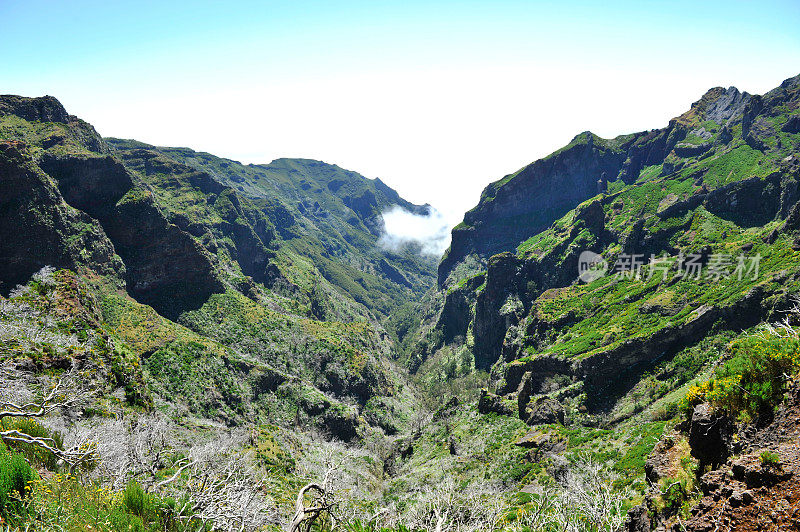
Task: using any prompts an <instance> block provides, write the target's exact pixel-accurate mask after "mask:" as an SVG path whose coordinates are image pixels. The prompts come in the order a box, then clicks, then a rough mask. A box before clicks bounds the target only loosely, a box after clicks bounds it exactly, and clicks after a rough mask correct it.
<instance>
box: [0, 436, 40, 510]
mask: <svg viewBox="0 0 800 532" xmlns="http://www.w3.org/2000/svg"><path fill="white" fill-rule="evenodd" d="M35 478H36V473H35V472H34V471H33V469H32V468H31V466H30V464H28V462H27V461H26V460H25V457H23V456H22V455H21V454H19V453H16V452H14V451H10V450H8V449H7V448H6V447H5V446H4V445H3V444H2V443H0V516H2V517H3V519H5V520H6V521H13V518H14V516H17V515H18V514H19V513H21V511H22V510H23V508H24V507H23V504H22V501H23V500H24V499H25V498H26V497H27V495H28V491H29V484H30V483H31V482H32V481H33V480H34V479H35Z"/></svg>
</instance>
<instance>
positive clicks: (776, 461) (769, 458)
mask: <svg viewBox="0 0 800 532" xmlns="http://www.w3.org/2000/svg"><path fill="white" fill-rule="evenodd" d="M759 458H760V459H761V464H762V465H765V466H779V465H780V464H781V457H780V456H778V454H777V453H773V452H772V451H763V452H762V453H761V456H760V457H759Z"/></svg>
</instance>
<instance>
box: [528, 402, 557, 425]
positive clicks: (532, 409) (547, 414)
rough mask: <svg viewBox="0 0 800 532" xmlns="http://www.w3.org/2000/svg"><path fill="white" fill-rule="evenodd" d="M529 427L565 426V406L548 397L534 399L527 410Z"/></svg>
mask: <svg viewBox="0 0 800 532" xmlns="http://www.w3.org/2000/svg"><path fill="white" fill-rule="evenodd" d="M525 413H526V419H525V423H527V424H528V425H549V424H553V423H559V424H562V425H563V424H564V406H563V405H562V404H561V403H559V402H558V401H556V400H555V399H552V398H550V397H547V396H540V397H538V398H536V399H534V400H533V401H532V402H531V403H529V404H528V406H527V407H526V409H525Z"/></svg>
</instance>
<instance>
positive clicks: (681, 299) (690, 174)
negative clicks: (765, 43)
mask: <svg viewBox="0 0 800 532" xmlns="http://www.w3.org/2000/svg"><path fill="white" fill-rule="evenodd" d="M798 179H800V76H796V77H793V78H790V79H787V80H786V81H784V82H783V83H782V84H781V85H780V86H779V87H777V88H776V89H774V90H772V91H770V92H768V93H766V94H764V95H750V94H748V93H742V92H740V91H738V90H737V89H736V88H733V87H731V88H728V89H724V88H720V87H717V88H713V89H711V90H709V91H708V92H707V93H706V94H705V95H703V96H702V98H700V100H698V101H697V102H695V103H694V104H692V106H691V108H690V109H689V110H688V111H686V112H685V113H683V114H682V115H680V116H678V117H676V118H674V119H672V120H670V121H669V124H668V125H667V126H666V127H665V128H662V129H656V130H651V131H645V132H639V133H634V134H629V135H621V136H619V137H616V138H614V139H602V138H600V137H598V136H597V135H594V134H593V133H591V132H584V133H581V134H579V135H577V136H576V137H575V138H574V139H573V140H572V141H571V142H570V143H569V144H568V145H567V146H565V147H564V148H562V149H560V150H558V151H556V152H554V153H553V154H551V155H549V156H547V157H545V158H544V159H541V160H538V161H536V162H533V163H531V164H530V165H528V166H526V167H524V168H522V169H521V170H519V171H517V172H515V173H513V174H510V175H507V176H505V177H504V178H502V179H501V180H499V181H496V182H494V183H492V184H490V185H489V186H487V187H486V188H485V189H484V191H483V193H482V195H481V199H480V202H479V203H478V205H477V206H476V207H475V208H473V209H472V210H470V211H469V212H467V213H466V214H465V216H464V221H463V223H461V224H459V225H458V226H457V227H455V228H454V229H453V238H452V244H451V247H450V249H449V250H448V252H447V253H446V254H445V256H444V257H443V259H442V261H441V263H440V265H439V271H438V290H436V291H434V292H433V293H431V294H429V295H428V296H427V297H426V303H425V305H426V306H425V309H426V310H425V312H424V313H423V321H424V323H423V325H422V326H421V328H420V332H419V335H418V337H417V340H416V344H415V346H414V347H413V348H411V349H410V351H409V353H408V354H407V358H406V364H407V366H408V367H409V369H410V370H411V371H412V372H414V373H416V378H417V379H418V380H421V381H424V382H433V381H436V380H437V379H440V378H441V376H442V375H449V378H450V379H456V380H458V379H462V380H463V379H466V378H467V377H468V376H469V375H470V370H469V365H467V366H466V367H465V365H464V364H463V363H462V362H461V361H465V360H466V361H472V364H473V365H474V367H475V368H476V369H477V370H479V371H480V370H483V371H487V372H488V386H487V388H485V389H484V390H483V391H482V395H481V398H480V400H479V403H478V408H479V410H480V411H482V412H484V413H497V414H500V415H508V416H513V417H518V418H519V419H521V420H523V421H525V422H526V423H528V424H529V425H533V426H540V425H542V424H548V425H549V424H557V425H565V426H568V427H577V426H582V427H598V428H602V429H610V428H613V429H614V430H617V431H619V430H624V429H623V428H624V427H631V426H632V425H631V424H633V425H636V424H638V425H639V426H640V427H645V430H647V429H646V427H648V426H650V427H654V428H655V427H658V423H660V422H661V421H660V420H663V419H672V418H673V416H675V415H678V416H680V415H682V414H681V413H682V409H683V408H686V407H687V406H686V403H685V402H682V401H685V399H683V398H685V397H686V396H687V390H689V389H690V388H691V387H692V386H693V385H695V384H697V383H698V382H703V381H704V380H706V381H708V382H709V383H711V386H712V387H711V389H712V390H713V389H714V388H713V383H714V382H717V386H718V387H721V388H724V385H722V384H720V381H715V380H714V378H713V376H714V375H715V373H719V372H720V371H722V372H723V373H724V374H725V375H727V378H728V379H735V382H745V379H746V378H752V379H755V381H758V382H761V384H759V386H766V387H777V388H778V389H783V385H782V384H780V378H778V380H777V381H771V383H769V384H766V383H764V382H763V379H766V378H767V377H765V375H772V373H771V370H766V369H762V370H759V371H758V372H757V373H756V374H755V375H758V376H751V377H747V376H746V375H744V374H743V373H742V371H744V370H743V369H742V367H745V366H747V365H750V364H755V362H753V361H752V360H751V359H749V358H747V357H744V358H745V359H746V361H745V360H743V359H741V358H737V356H735V355H733V354H731V349H732V348H731V346H736V345H739V344H740V343H741V342H745V343H746V342H748V341H749V340H747V339H748V338H750V337H751V335H753V334H754V330H757V327H758V326H759V324H760V323H763V322H770V321H779V320H781V319H783V317H784V316H785V315H786V314H785V313H786V312H787V311H788V310H789V309H791V308H793V306H794V305H795V298H796V297H797V292H798V289H800V232H799V230H800V225H798V219H800V218H799V217H800V202H798V200H800V196H799V195H798ZM586 257H588V260H591V261H594V262H595V264H596V265H598V267H600V268H601V269H600V272H599V274H598V275H590V276H589V277H587V278H585V279H581V278H579V275H580V274H581V273H583V272H585V271H586V270H581V269H580V266H581V261H584V262H586V261H587V258H586ZM659 261H660V262H659ZM590 273H592V272H590ZM754 328H755V329H754ZM790 349H792V350H793V349H795V348H794V347H792V348H790ZM751 355H752V353H751V354H750V355H748V356H751ZM752 356H756V355H752ZM795 356H796V353H795V354H793V355H791V357H795ZM731 359H733V360H732V361H731V362H726V360H731ZM762 363H766V362H759V363H758V364H762ZM737 364H738V366H736V365H737ZM767 364H769V363H767ZM731 365H734V366H736V368H738V369H736V368H733V367H732V366H731ZM720 367H723V368H725V369H724V370H723V369H720ZM759 367H762V368H763V366H759ZM725 372H727V373H725ZM745 373H746V371H745ZM769 378H772V379H774V375H773V376H772V377H769ZM709 379H710V380H709ZM728 382H730V381H728ZM707 384H708V383H707ZM728 386H730V385H728ZM714 393H720V394H722V395H725V394H728V393H729V394H731V395H737V393H738V396H739V397H740V398H739V399H737V401H740V402H739V403H737V404H739V406H736V407H733V406H731V403H726V404H725V408H726V409H727V410H728V412H729V413H730V412H731V411H732V412H733V414H734V417H735V415H736V414H737V413H740V414H741V410H742V409H743V408H745V407H744V406H742V405H743V404H745V403H746V402H747V401H744V402H741V394H742V393H752V394H753V397H756V396H760V394H761V393H762V392H758V393H756V392H742V391H738V392H736V393H734V392H731V391H727V392H724V393H723V392H721V391H720V392H714ZM714 393H712V392H703V393H701V394H700V395H701V397H706V398H710V397H714ZM690 395H691V393H690ZM778 397H779V398H780V397H782V394H781V393H779V394H778ZM771 401H774V398H773V399H771V400H770V401H767V400H764V401H763V402H758V404H759V405H761V406H759V407H758V408H755V407H752V406H751V407H748V408H755V410H756V413H755V414H754V413H753V411H751V412H750V414H741V415H742V416H745V417H747V416H749V415H753V416H757V415H760V416H761V418H760V419H761V420H762V423H763V422H764V420H765V419H769V418H770V417H771V414H770V415H767V413H766V412H768V410H759V408H762V407H763V408H768V407H765V406H764V405H765V403H769V404H774V403H772V402H771ZM700 402H702V401H700ZM711 402H712V403H714V401H713V400H712V401H711ZM718 402H722V401H718ZM696 405H697V403H696V402H690V404H689V407H693V406H696ZM701 406H703V407H704V408H705V407H707V405H706V404H704V405H701ZM716 406H717V407H719V406H720V405H716ZM698 408H700V406H698ZM722 410H724V409H722ZM759 412H760V414H759ZM688 415H689V420H687V421H686V423H685V424H684V425H682V426H683V427H684V428H685V429H686V430H689V427H690V426H691V419H692V411H691V408H690V409H689V411H688ZM695 415H696V416H700V414H698V413H697V412H695ZM712 419H713V417H712ZM726 419H729V418H726ZM698 423H700V422H699V421H698ZM730 423H731V424H730V425H729V426H730V427H734V426H737V427H739V426H738V425H737V424H736V422H730ZM746 426H747V424H746V423H745V424H743V425H741V427H739V429H740V430H745V427H746ZM661 429H663V426H661ZM661 429H658V430H661ZM739 429H734V428H731V429H729V430H731V433H732V432H735V430H739ZM726 430H727V429H726ZM538 431H539V432H538V436H535V438H534V440H535V441H533V442H531V443H530V444H529V445H530V447H533V448H538V445H539V444H537V443H536V441H539V440H541V439H546V438H547V436H546V434H547V433H548V431H547V430H544V431H543V430H542V429H538ZM551 432H552V431H551ZM558 432H559V431H558V430H557V431H555V433H556V434H557V433H558ZM589 432H591V431H589ZM581 433H586V430H582V431H581ZM533 437H534V436H531V438H533ZM670 437H671V438H672V440H670V441H673V442H678V441H682V442H683V443H682V445H686V447H685V449H686V451H681V452H683V453H688V452H689V449H690V447H691V446H690V443H691V444H692V445H695V442H692V441H690V440H691V438H689V439H687V437H686V436H682V435H681V433H680V431H678V433H677V434H673V435H672V436H670ZM742 437H743V438H744V436H742ZM772 437H774V434H773V436H772ZM778 439H779V440H780V441H785V440H781V438H778ZM609 440H610V441H613V440H616V438H610V437H609ZM656 441H658V438H656V439H654V440H653V442H656ZM721 441H722V442H728V443H720V442H717V443H713V444H711V445H712V446H713V447H714V449H715V451H714V452H716V453H718V454H717V457H719V456H720V455H721V456H722V462H724V461H725V460H724V459H725V458H727V456H729V454H734V453H735V449H734V448H735V447H736V446H733V447H726V446H729V445H730V440H725V438H722V440H721ZM525 445H528V444H525ZM659 445H661V444H659ZM669 445H671V444H664V447H663V449H669ZM568 447H569V445H568ZM663 449H662V451H661V452H665V451H664V450H663ZM670 452H672V451H670ZM751 452H752V451H751ZM712 454H713V453H712ZM691 455H692V456H691V457H689V458H686V457H687V456H689V455H688V454H682V455H681V456H684V458H685V459H686V460H693V459H694V457H695V455H699V456H702V450H698V449H696V448H694V447H692V448H691ZM715 460H716V459H715ZM716 464H717V462H716V461H715V465H714V466H713V467H716ZM703 465H704V464H703V463H702V460H701V466H703ZM705 465H706V466H708V465H709V464H708V463H706V464H705ZM700 474H702V471H701V473H698V478H699V475H700ZM689 476H690V477H691V475H689ZM654 478H655V480H656V481H661V482H662V487H663V482H664V481H665V477H664V476H663V475H662V476H660V477H659V476H658V475H656V477H654ZM704 478H705V477H704ZM668 480H670V481H671V480H674V479H668ZM694 485H695V489H696V490H700V488H699V486H700V481H699V479H698V480H697V481H696V483H695V484H694ZM684 487H685V486H684ZM681 489H684V488H681ZM690 492H691V486H690V487H689V488H686V493H685V494H684V495H685V496H686V497H687V498H689V499H691V496H690ZM791 493H794V492H791ZM684 495H681V497H684ZM788 496H789V495H787V497H788ZM793 496H794V495H792V497H793ZM681 497H679V499H681V500H680V501H679V502H680V503H681V504H682V503H683V502H684V501H683V499H682V498H681ZM647 500H648V501H649V504H650V506H649V509H650V512H651V517H652V514H653V512H654V507H653V505H654V504H656V503H658V504H661V503H663V494H661V495H657V496H656V495H648V499H647ZM659 501H660V502H659ZM695 502H696V501H695ZM686 504H689V502H686ZM679 505H680V504H679ZM688 508H691V505H689V506H688V507H687V508H686V509H685V510H686V511H688ZM661 510H663V508H661ZM668 510H669V509H668ZM673 510H674V509H673ZM673 510H669V511H667V515H661V516H660V517H658V515H659V514H658V510H657V509H656V510H655V513H656V516H657V519H656V521H654V523H655V522H661V523H663V522H664V521H665V520H666V521H669V522H672V520H674V519H675V515H676V514H675V513H674V512H673ZM720 511H721V510H720ZM670 512H672V513H670ZM659 519H661V521H659ZM654 526H655V525H654ZM700 529H702V528H700Z"/></svg>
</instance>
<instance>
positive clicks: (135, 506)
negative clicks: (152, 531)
mask: <svg viewBox="0 0 800 532" xmlns="http://www.w3.org/2000/svg"><path fill="white" fill-rule="evenodd" d="M148 503H149V501H148V497H147V494H146V493H145V492H144V490H143V489H142V486H140V485H139V483H138V482H136V481H135V480H131V481H130V482H128V485H127V486H126V487H125V491H124V493H123V494H122V504H124V505H125V507H126V508H127V509H128V510H129V511H130V512H131V513H132V514H133V515H136V516H138V517H144V515H145V512H146V511H147V509H148V506H149V504H148Z"/></svg>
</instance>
